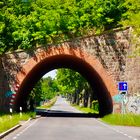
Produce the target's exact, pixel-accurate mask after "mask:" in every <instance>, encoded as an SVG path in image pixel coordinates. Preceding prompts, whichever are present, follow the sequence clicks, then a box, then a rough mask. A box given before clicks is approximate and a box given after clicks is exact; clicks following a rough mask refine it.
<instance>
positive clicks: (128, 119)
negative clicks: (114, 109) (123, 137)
mask: <svg viewBox="0 0 140 140" xmlns="http://www.w3.org/2000/svg"><path fill="white" fill-rule="evenodd" d="M101 120H102V121H104V122H106V123H108V124H111V125H123V126H140V115H135V114H110V115H107V116H104V117H103V118H101Z"/></svg>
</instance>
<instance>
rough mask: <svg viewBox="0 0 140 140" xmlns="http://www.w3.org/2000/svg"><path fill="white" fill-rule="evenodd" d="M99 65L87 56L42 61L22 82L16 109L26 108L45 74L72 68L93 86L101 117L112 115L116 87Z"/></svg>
mask: <svg viewBox="0 0 140 140" xmlns="http://www.w3.org/2000/svg"><path fill="white" fill-rule="evenodd" d="M78 51H79V50H78ZM94 61H95V59H94ZM94 64H95V63H94ZM99 64H100V63H99V61H98V63H96V66H95V65H94V66H92V65H91V64H90V62H88V60H87V59H86V57H85V56H82V57H81V58H80V57H77V56H76V55H75V54H71V55H70V54H56V55H51V56H49V57H46V58H44V59H42V60H41V61H39V62H38V63H37V64H36V65H35V66H33V68H32V69H31V70H30V71H29V72H28V73H27V75H26V76H25V77H24V79H23V81H22V82H21V84H20V88H19V91H18V93H17V96H16V99H15V109H16V110H17V109H18V108H19V107H20V106H22V107H23V108H26V104H25V102H26V99H27V96H28V94H30V92H31V90H32V89H33V87H34V85H35V84H36V83H37V81H38V80H40V78H41V77H42V76H43V75H44V74H46V73H47V72H49V71H51V70H53V69H58V68H70V69H73V70H75V71H77V72H79V73H80V74H81V75H82V76H83V77H84V78H85V79H86V80H87V81H88V82H89V84H90V85H91V87H92V89H93V91H94V94H96V96H97V98H98V101H99V113H100V116H104V115H106V114H110V113H112V110H113V103H112V97H111V96H112V95H113V94H115V93H114V91H115V90H112V91H111V89H113V88H114V85H113V83H112V87H113V88H112V87H110V83H111V82H112V79H111V78H110V77H108V75H107V74H105V71H102V70H103V67H101V64H100V65H99ZM94 67H96V68H97V67H98V68H99V70H101V71H100V72H99V71H98V70H97V69H95V68H94ZM101 74H102V75H101ZM104 74H105V75H104ZM103 75H104V77H103ZM103 78H104V79H103ZM105 78H106V80H105ZM109 80H111V81H109ZM107 84H108V85H107ZM109 88H110V89H109Z"/></svg>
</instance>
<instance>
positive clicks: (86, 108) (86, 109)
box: [71, 104, 98, 114]
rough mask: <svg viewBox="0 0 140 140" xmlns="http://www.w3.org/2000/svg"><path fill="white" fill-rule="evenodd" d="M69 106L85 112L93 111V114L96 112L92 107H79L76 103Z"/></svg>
mask: <svg viewBox="0 0 140 140" xmlns="http://www.w3.org/2000/svg"><path fill="white" fill-rule="evenodd" d="M71 106H73V107H75V108H76V109H78V110H80V111H82V112H85V113H95V114H98V112H97V111H95V110H93V109H92V108H88V107H80V106H78V105H73V104H71Z"/></svg>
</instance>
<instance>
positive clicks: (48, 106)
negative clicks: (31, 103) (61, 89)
mask: <svg viewBox="0 0 140 140" xmlns="http://www.w3.org/2000/svg"><path fill="white" fill-rule="evenodd" d="M56 100H57V97H55V98H53V99H51V100H50V101H48V102H47V103H46V104H45V105H42V106H38V107H37V109H49V108H50V107H52V106H53V105H54V104H55V102H56Z"/></svg>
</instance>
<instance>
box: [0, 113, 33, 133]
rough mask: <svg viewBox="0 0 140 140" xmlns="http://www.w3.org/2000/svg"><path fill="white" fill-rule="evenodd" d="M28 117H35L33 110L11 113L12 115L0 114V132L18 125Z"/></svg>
mask: <svg viewBox="0 0 140 140" xmlns="http://www.w3.org/2000/svg"><path fill="white" fill-rule="evenodd" d="M29 118H35V113H34V112H28V113H22V116H20V114H13V115H12V117H10V115H1V116H0V133H2V132H4V131H6V130H8V129H10V128H12V127H14V126H15V125H18V124H19V123H20V121H26V120H28V119H29Z"/></svg>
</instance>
